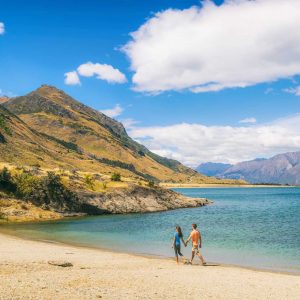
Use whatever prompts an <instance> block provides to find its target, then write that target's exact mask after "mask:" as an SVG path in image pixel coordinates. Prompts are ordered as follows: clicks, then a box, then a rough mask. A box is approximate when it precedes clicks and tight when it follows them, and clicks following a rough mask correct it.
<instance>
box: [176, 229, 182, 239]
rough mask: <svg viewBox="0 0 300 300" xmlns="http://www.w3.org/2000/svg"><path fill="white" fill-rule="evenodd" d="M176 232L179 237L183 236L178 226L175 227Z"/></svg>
mask: <svg viewBox="0 0 300 300" xmlns="http://www.w3.org/2000/svg"><path fill="white" fill-rule="evenodd" d="M176 230H177V232H178V235H179V237H183V234H182V231H181V228H180V226H176Z"/></svg>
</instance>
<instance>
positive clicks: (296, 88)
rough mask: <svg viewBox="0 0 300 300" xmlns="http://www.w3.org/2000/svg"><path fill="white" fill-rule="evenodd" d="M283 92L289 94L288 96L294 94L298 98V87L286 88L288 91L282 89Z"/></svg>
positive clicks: (299, 91) (299, 92) (299, 93)
mask: <svg viewBox="0 0 300 300" xmlns="http://www.w3.org/2000/svg"><path fill="white" fill-rule="evenodd" d="M283 91H284V92H287V93H290V94H294V95H296V96H300V86H296V87H294V88H288V89H284V90H283Z"/></svg>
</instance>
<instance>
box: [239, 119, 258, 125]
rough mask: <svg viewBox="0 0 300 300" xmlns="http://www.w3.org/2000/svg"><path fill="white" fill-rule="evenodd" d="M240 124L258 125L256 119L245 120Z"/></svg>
mask: <svg viewBox="0 0 300 300" xmlns="http://www.w3.org/2000/svg"><path fill="white" fill-rule="evenodd" d="M239 123H242V124H254V123H256V119H255V118H245V119H242V120H240V121H239Z"/></svg>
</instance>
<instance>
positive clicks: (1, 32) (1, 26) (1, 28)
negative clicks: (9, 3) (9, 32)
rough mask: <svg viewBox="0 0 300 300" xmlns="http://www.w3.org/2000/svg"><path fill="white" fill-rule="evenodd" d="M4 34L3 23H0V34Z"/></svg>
mask: <svg viewBox="0 0 300 300" xmlns="http://www.w3.org/2000/svg"><path fill="white" fill-rule="evenodd" d="M4 32H5V27H4V23H2V22H0V34H4Z"/></svg>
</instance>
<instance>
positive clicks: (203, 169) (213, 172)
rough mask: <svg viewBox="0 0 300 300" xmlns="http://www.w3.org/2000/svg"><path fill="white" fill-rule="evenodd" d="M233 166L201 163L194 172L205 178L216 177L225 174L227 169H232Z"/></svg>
mask: <svg viewBox="0 0 300 300" xmlns="http://www.w3.org/2000/svg"><path fill="white" fill-rule="evenodd" d="M232 166H233V165H231V164H223V163H212V162H207V163H202V164H201V165H199V166H198V167H197V168H196V170H197V171H198V172H199V173H202V174H204V175H207V176H218V175H219V174H222V173H223V172H225V171H226V170H227V169H229V168H230V167H232Z"/></svg>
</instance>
